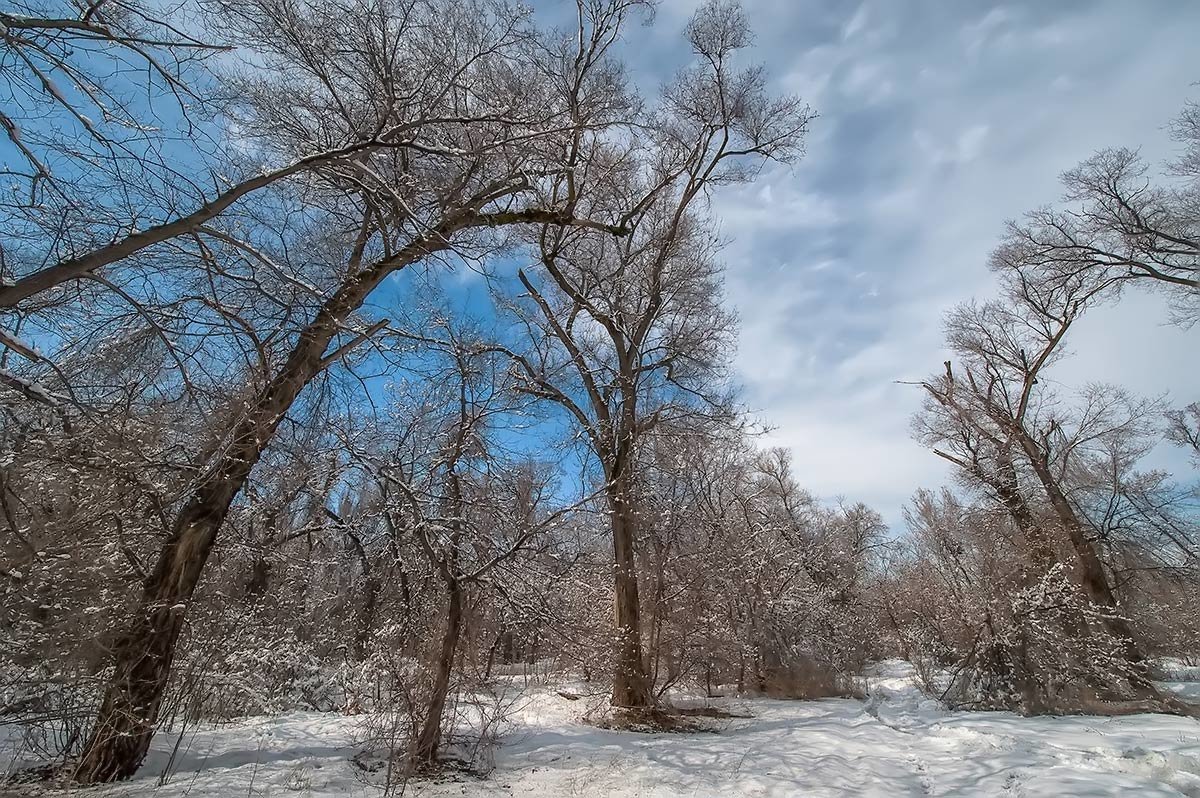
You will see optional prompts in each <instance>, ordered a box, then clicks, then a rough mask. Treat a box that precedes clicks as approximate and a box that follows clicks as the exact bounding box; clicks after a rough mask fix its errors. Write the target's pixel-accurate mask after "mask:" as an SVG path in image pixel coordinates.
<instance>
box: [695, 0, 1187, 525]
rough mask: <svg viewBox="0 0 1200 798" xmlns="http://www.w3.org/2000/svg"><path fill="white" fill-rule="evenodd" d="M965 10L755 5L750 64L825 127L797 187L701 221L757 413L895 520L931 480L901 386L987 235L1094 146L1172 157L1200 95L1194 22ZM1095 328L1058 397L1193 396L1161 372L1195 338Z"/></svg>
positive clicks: (1123, 8) (807, 462)
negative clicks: (1091, 386)
mask: <svg viewBox="0 0 1200 798" xmlns="http://www.w3.org/2000/svg"><path fill="white" fill-rule="evenodd" d="M831 8H833V9H836V10H837V13H832V12H831V11H830V9H831ZM965 8H966V4H963V5H962V6H958V5H954V4H943V3H932V4H921V3H916V4H892V3H874V4H871V3H870V2H865V3H863V4H861V5H859V6H857V7H853V6H843V5H841V4H825V3H816V2H810V3H805V4H801V5H800V6H799V7H798V8H793V9H792V11H791V13H790V14H789V13H786V12H785V13H778V12H779V10H780V9H779V6H778V4H777V3H768V7H767V8H763V7H760V5H759V4H757V3H750V4H749V12H750V16H751V17H752V19H755V20H758V21H759V30H760V44H761V46H762V49H761V50H760V52H759V54H758V55H759V57H760V58H761V59H762V60H765V61H767V62H768V65H769V66H770V67H771V69H772V71H773V72H774V73H775V74H777V75H781V76H783V77H782V78H781V83H782V84H783V85H784V87H785V88H786V89H788V90H798V91H804V92H805V94H806V96H807V98H808V99H809V100H810V102H813V103H814V105H815V106H816V108H817V110H818V111H819V112H820V114H821V117H820V118H819V119H818V120H817V122H816V125H815V127H814V133H813V136H812V138H811V139H810V141H809V147H808V151H809V155H808V157H807V158H806V159H805V161H804V162H803V163H802V164H801V165H800V166H799V167H798V168H797V169H796V170H795V171H794V173H792V172H788V173H785V172H781V171H773V172H771V173H770V174H768V175H766V176H765V177H764V181H765V182H764V183H762V184H760V185H759V186H756V187H753V188H742V189H739V190H738V191H735V192H727V193H726V194H724V195H721V196H719V197H718V199H717V203H716V206H715V207H716V210H717V211H718V213H719V214H720V215H721V216H722V217H723V223H722V230H723V231H724V232H725V233H726V234H727V235H729V236H731V237H732V238H733V243H732V244H731V246H730V247H729V249H728V251H727V253H726V260H727V262H728V264H729V278H728V289H729V294H730V301H731V303H732V304H733V305H734V306H735V307H736V308H737V309H738V310H739V312H740V315H741V317H742V320H743V323H742V328H743V329H742V335H741V343H740V354H739V356H738V361H737V366H738V369H739V371H740V373H741V375H742V379H743V382H744V384H745V385H746V387H747V389H748V394H749V401H750V403H751V405H753V406H755V407H757V408H759V409H760V410H761V411H762V415H763V417H764V418H765V420H766V421H767V422H768V423H771V424H773V425H774V426H775V427H776V432H775V433H774V434H773V435H772V440H773V441H774V442H778V443H783V444H786V445H788V446H790V447H791V448H792V449H793V450H794V452H795V463H796V468H797V471H798V474H799V475H800V476H801V478H802V479H804V481H805V482H806V483H807V484H808V485H809V486H810V487H811V488H813V489H814V490H816V491H817V492H819V493H821V494H824V495H827V496H832V495H836V494H845V495H847V496H848V497H850V498H855V499H858V498H861V499H864V500H866V501H869V502H872V503H874V504H876V505H877V506H878V509H880V510H881V511H882V512H883V513H884V514H885V516H886V517H887V518H889V519H890V520H892V521H897V520H898V519H899V517H900V506H901V504H902V503H903V501H904V500H905V499H906V498H907V497H908V496H909V495H911V493H912V491H913V490H914V489H915V488H917V487H919V486H922V485H925V486H933V485H936V484H938V483H940V482H942V481H944V480H945V478H946V471H945V469H944V468H943V467H942V464H941V462H940V461H939V460H938V459H937V458H936V457H934V456H933V455H932V454H930V453H928V452H924V451H922V450H921V449H920V447H918V446H917V445H916V444H915V443H913V442H911V441H910V440H909V427H908V419H909V416H910V415H911V413H912V412H914V411H915V410H916V408H917V407H918V406H919V404H920V396H919V394H918V393H917V392H916V390H915V389H913V388H911V387H909V386H903V385H898V384H896V381H897V380H911V379H916V378H919V377H922V376H924V375H926V374H928V373H930V372H932V371H934V370H936V369H937V368H938V367H939V366H940V364H941V362H942V361H943V360H944V359H945V357H946V355H945V354H944V352H943V351H942V344H941V332H940V324H941V314H942V313H943V312H944V311H945V310H946V309H947V308H948V307H949V306H951V305H952V304H953V303H955V302H957V301H960V300H963V299H967V298H969V297H970V296H972V295H976V296H981V297H982V296H986V295H988V294H989V293H990V292H991V291H992V278H991V276H990V275H989V274H988V272H987V270H986V260H987V255H988V253H989V251H990V250H991V248H992V247H993V246H994V244H995V242H996V240H997V238H998V236H999V235H1000V233H1001V229H1002V223H1003V221H1004V220H1005V219H1006V218H1010V217H1013V216H1017V215H1019V214H1020V213H1022V212H1023V211H1025V210H1027V209H1030V208H1033V207H1036V206H1038V205H1041V204H1044V203H1046V202H1051V201H1054V200H1055V199H1056V198H1057V196H1058V195H1059V193H1060V189H1059V187H1058V184H1057V175H1058V174H1059V173H1060V172H1061V171H1063V170H1064V169H1067V168H1069V167H1070V166H1072V165H1074V164H1075V163H1076V162H1078V161H1079V160H1081V159H1083V158H1084V157H1086V156H1088V155H1089V154H1091V152H1093V151H1095V150H1096V149H1098V148H1100V147H1104V146H1111V145H1134V146H1138V145H1141V146H1142V147H1143V151H1144V152H1145V153H1146V155H1147V156H1148V157H1149V158H1150V159H1151V160H1161V159H1162V158H1164V157H1166V154H1167V153H1168V151H1169V150H1168V146H1169V143H1168V141H1167V137H1166V135H1165V132H1164V130H1163V126H1164V125H1165V123H1166V122H1167V121H1168V120H1169V119H1170V118H1171V117H1172V116H1173V115H1174V113H1175V112H1176V111H1177V109H1178V108H1179V107H1180V105H1181V104H1182V101H1183V99H1184V97H1186V96H1188V93H1189V91H1191V93H1192V96H1195V93H1196V92H1195V90H1194V89H1191V90H1189V83H1190V82H1191V81H1193V80H1196V79H1200V49H1198V48H1195V47H1194V43H1193V42H1191V37H1190V35H1189V31H1194V30H1195V29H1197V27H1200V5H1196V6H1186V7H1184V8H1183V9H1180V8H1179V7H1178V6H1177V7H1176V8H1175V12H1174V13H1175V15H1176V18H1175V21H1174V22H1173V24H1172V25H1170V26H1163V25H1159V24H1157V23H1156V21H1155V14H1154V13H1151V12H1149V11H1147V10H1146V9H1145V8H1144V7H1142V6H1137V7H1134V6H1130V5H1127V4H1123V3H1108V4H1094V5H1087V6H1083V7H1078V6H1075V7H1068V6H1065V5H1062V6H1060V5H1057V4H1036V5H1034V4H1029V5H1019V4H1018V5H1011V6H1004V7H999V6H997V7H996V8H994V9H992V10H990V11H987V12H983V13H980V12H975V13H974V15H973V16H972V15H970V14H969V13H968V12H967V11H966V10H965ZM1181 15H1182V16H1184V17H1188V19H1186V20H1185V19H1182V18H1180V16H1181ZM831 16H832V18H831ZM768 20H769V25H768V24H766V22H767V21H768ZM813 20H818V21H819V22H820V24H816V25H814V24H813V22H812V21H813ZM764 28H766V30H764ZM1116 51H1120V52H1121V54H1122V55H1121V58H1120V59H1113V58H1112V57H1111V53H1113V52H1116ZM1093 319H1094V320H1093ZM1093 319H1089V320H1088V321H1087V323H1086V324H1084V325H1081V327H1080V329H1079V330H1078V332H1077V333H1076V335H1075V336H1074V337H1073V339H1072V349H1073V350H1074V351H1075V352H1077V355H1076V357H1075V358H1074V359H1073V360H1071V361H1068V362H1067V363H1064V364H1063V368H1062V374H1061V377H1062V379H1064V380H1068V381H1070V380H1075V379H1077V378H1079V377H1082V376H1083V375H1091V376H1090V377H1089V378H1092V379H1105V380H1109V381H1113V382H1118V383H1121V384H1124V385H1126V386H1128V387H1130V388H1133V389H1135V390H1140V391H1142V392H1145V393H1159V392H1161V391H1163V390H1171V391H1173V392H1174V393H1176V394H1177V395H1178V398H1179V399H1180V401H1181V403H1182V401H1183V400H1188V401H1190V400H1192V399H1194V398H1196V397H1197V396H1200V376H1197V371H1196V370H1193V371H1191V372H1186V370H1182V369H1179V368H1178V366H1177V364H1178V363H1180V362H1187V359H1188V357H1189V356H1191V359H1193V360H1194V359H1195V357H1194V353H1195V351H1197V348H1198V346H1197V345H1198V343H1200V341H1198V336H1200V328H1198V329H1197V330H1194V331H1192V332H1183V331H1180V330H1177V329H1175V328H1167V327H1164V326H1163V325H1162V322H1163V321H1165V312H1164V311H1163V310H1162V307H1161V303H1160V302H1158V301H1157V300H1156V299H1153V298H1147V297H1139V296H1137V295H1135V294H1130V295H1129V297H1128V298H1127V299H1126V300H1125V302H1123V303H1122V305H1121V306H1120V307H1119V308H1113V309H1105V310H1103V311H1100V312H1097V313H1095V314H1094V315H1093ZM1142 340H1149V341H1151V342H1152V343H1151V344H1150V345H1148V346H1145V347H1144V346H1142V345H1141V344H1140V343H1139V341H1142ZM1172 364H1175V365H1172ZM1185 372H1186V373H1185ZM1189 397H1190V398H1189Z"/></svg>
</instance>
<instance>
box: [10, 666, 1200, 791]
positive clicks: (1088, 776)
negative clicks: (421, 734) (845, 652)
mask: <svg viewBox="0 0 1200 798" xmlns="http://www.w3.org/2000/svg"><path fill="white" fill-rule="evenodd" d="M869 691H870V696H869V698H868V700H867V701H865V702H863V701H854V700H842V699H827V700H821V701H773V700H766V699H762V700H758V699H756V700H738V701H734V702H732V703H731V704H729V705H727V706H728V707H729V708H730V709H732V710H735V711H739V712H744V713H746V714H748V715H751V717H747V718H735V719H732V720H726V721H723V722H722V726H723V728H722V730H721V731H720V732H719V733H703V734H674V735H666V734H658V735H644V734H635V733H630V732H616V731H605V730H601V729H597V728H594V727H592V726H589V725H586V724H583V723H580V722H579V715H580V713H581V712H582V711H584V710H585V709H586V700H581V701H569V700H567V699H564V698H562V697H561V696H559V695H558V694H557V693H556V691H555V690H551V689H546V688H537V689H529V690H527V691H525V692H524V694H523V695H522V697H521V699H520V702H519V703H518V705H517V706H518V709H517V711H516V712H515V713H514V716H513V718H512V726H511V728H510V729H509V730H508V733H507V735H506V736H505V738H504V740H503V743H502V745H501V747H500V748H499V751H498V754H497V768H496V770H495V771H494V772H493V773H492V774H491V776H490V777H489V778H488V779H486V780H482V781H481V780H471V779H467V780H463V781H458V782H453V783H443V784H424V785H412V784H410V785H408V788H407V789H406V790H405V792H406V793H407V794H417V795H427V796H450V795H454V796H493V795H495V796H506V795H518V796H533V797H537V796H614V797H616V796H715V795H720V796H724V797H726V798H733V797H734V796H768V795H778V796H792V795H804V796H858V795H865V796H873V795H875V796H888V798H895V797H896V796H908V795H915V796H921V795H942V796H948V795H960V796H965V795H972V796H993V795H995V796H1004V795H1011V796H1043V795H1046V796H1118V795H1121V796H1133V795H1136V796H1146V797H1149V796H1178V795H1187V796H1200V723H1197V721H1195V720H1190V719H1185V718H1177V717H1170V716H1165V715H1140V716H1130V717H1122V718H1097V717H1068V718H1037V719H1028V718H1021V717H1018V716H1016V715H1011V714H1008V713H999V712H990V713H974V712H946V711H944V710H942V709H940V708H939V707H938V706H937V704H936V703H935V702H932V701H929V700H926V699H923V698H922V697H921V696H920V694H919V693H917V692H916V690H915V689H914V688H913V686H912V683H911V680H910V679H909V678H907V677H906V673H905V670H904V668H903V667H902V664H900V663H890V664H889V665H888V666H887V667H885V668H883V669H881V671H880V672H879V675H878V676H876V677H874V678H871V679H870V680H869ZM362 722H363V719H362V718H347V717H343V716H340V715H321V714H293V715H288V716H284V717H280V718H273V719H255V720H249V721H246V722H244V723H241V724H239V725H237V726H233V727H226V728H223V729H215V730H202V731H200V732H197V733H196V734H194V735H191V734H189V735H187V736H186V737H185V739H184V740H183V743H182V745H181V751H180V752H179V753H178V754H177V758H176V762H175V768H174V773H173V775H172V776H171V777H170V779H169V780H168V781H167V782H166V783H165V784H160V779H159V774H160V773H161V772H162V770H163V768H164V765H165V763H166V761H167V758H168V755H169V753H170V748H171V746H172V745H173V744H174V740H173V739H167V737H166V735H160V737H159V739H158V740H157V741H156V747H155V751H154V753H153V755H152V756H151V758H150V759H149V760H148V761H147V763H146V766H145V767H144V768H143V770H142V773H141V774H140V775H139V776H138V777H137V778H136V779H134V780H133V781H132V782H129V783H127V784H124V785H120V786H117V787H113V788H103V789H99V790H88V791H86V793H85V794H86V795H87V796H94V797H95V798H102V796H103V798H115V796H121V797H122V798H124V796H130V795H139V796H140V795H147V796H161V797H162V798H168V797H170V798H177V797H178V798H182V796H188V797H189V798H218V797H219V798H228V797H230V796H280V797H281V798H282V796H292V795H295V796H312V797H313V798H326V797H327V796H343V795H351V796H373V795H379V794H380V792H381V791H380V789H379V788H378V787H377V786H373V785H372V784H370V783H368V779H369V778H371V777H368V776H366V775H365V774H364V773H363V771H362V770H361V769H359V768H358V767H356V766H355V765H353V764H352V762H351V760H350V757H351V756H352V755H353V754H354V753H355V747H354V740H356V739H360V738H361V726H360V724H361V723H362ZM182 749H186V750H182ZM3 794H4V793H3V788H0V795H3Z"/></svg>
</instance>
